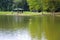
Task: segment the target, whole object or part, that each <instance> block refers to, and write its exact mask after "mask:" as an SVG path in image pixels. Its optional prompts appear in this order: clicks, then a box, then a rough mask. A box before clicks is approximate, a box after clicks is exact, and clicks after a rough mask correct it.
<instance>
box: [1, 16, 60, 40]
mask: <svg viewBox="0 0 60 40" xmlns="http://www.w3.org/2000/svg"><path fill="white" fill-rule="evenodd" d="M59 34H60V17H58V16H52V15H43V16H41V15H40V16H27V17H26V16H6V15H5V16H3V15H0V40H60V38H59V37H60V35H59Z"/></svg>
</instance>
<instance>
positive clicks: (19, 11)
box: [13, 8, 24, 13]
mask: <svg viewBox="0 0 60 40" xmlns="http://www.w3.org/2000/svg"><path fill="white" fill-rule="evenodd" d="M23 11H24V10H23V9H22V8H15V9H13V12H17V13H23Z"/></svg>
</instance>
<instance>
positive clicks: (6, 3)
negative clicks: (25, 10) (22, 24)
mask: <svg viewBox="0 0 60 40" xmlns="http://www.w3.org/2000/svg"><path fill="white" fill-rule="evenodd" d="M12 3H13V0H0V10H1V11H2V10H3V11H8V10H9V11H10V10H12Z"/></svg>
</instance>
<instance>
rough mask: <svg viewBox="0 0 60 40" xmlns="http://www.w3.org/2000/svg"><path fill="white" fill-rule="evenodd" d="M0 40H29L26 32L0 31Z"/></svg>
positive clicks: (29, 37)
mask: <svg viewBox="0 0 60 40" xmlns="http://www.w3.org/2000/svg"><path fill="white" fill-rule="evenodd" d="M0 40H31V36H30V35H29V33H28V32H27V30H16V31H0Z"/></svg>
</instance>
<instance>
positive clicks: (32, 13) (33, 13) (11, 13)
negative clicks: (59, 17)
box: [0, 11, 60, 16]
mask: <svg viewBox="0 0 60 40" xmlns="http://www.w3.org/2000/svg"><path fill="white" fill-rule="evenodd" d="M42 14H52V13H51V12H39V13H38V12H23V13H18V12H12V11H11V12H3V11H2V12H0V15H19V16H33V15H34V16H35V15H42ZM54 14H60V12H57V13H54Z"/></svg>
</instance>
